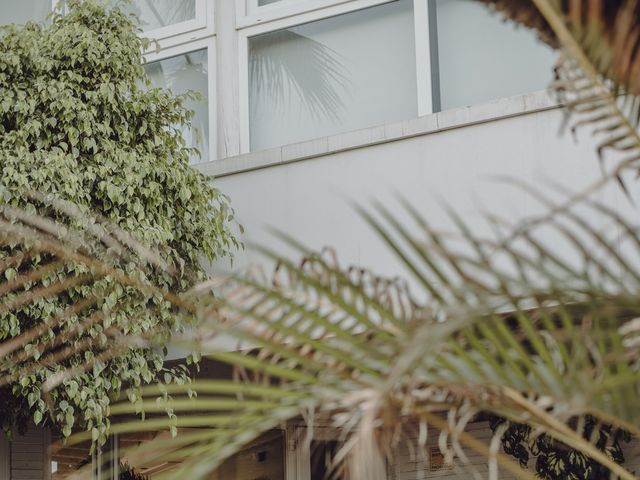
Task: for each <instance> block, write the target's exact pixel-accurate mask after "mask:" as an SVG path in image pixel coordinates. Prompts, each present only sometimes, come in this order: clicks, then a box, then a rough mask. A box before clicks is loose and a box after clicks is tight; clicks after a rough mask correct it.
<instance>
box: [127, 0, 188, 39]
mask: <svg viewBox="0 0 640 480" xmlns="http://www.w3.org/2000/svg"><path fill="white" fill-rule="evenodd" d="M126 8H127V11H129V12H131V13H135V14H136V15H137V16H138V17H139V18H140V23H141V25H142V29H143V30H144V31H145V32H147V31H149V30H155V29H157V28H162V27H166V26H167V25H173V24H175V23H180V22H185V21H187V20H193V19H194V18H196V0H135V1H134V2H133V4H131V5H128V6H127V7H126Z"/></svg>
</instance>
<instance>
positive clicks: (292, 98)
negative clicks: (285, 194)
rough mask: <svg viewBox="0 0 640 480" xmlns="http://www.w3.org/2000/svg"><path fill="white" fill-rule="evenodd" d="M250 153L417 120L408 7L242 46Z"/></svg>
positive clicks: (367, 12)
mask: <svg viewBox="0 0 640 480" xmlns="http://www.w3.org/2000/svg"><path fill="white" fill-rule="evenodd" d="M248 51H249V53H248V55H249V58H248V76H249V130H250V146H251V150H259V149H264V148H269V147H274V146H278V145H284V144H289V143H294V142H299V141H304V140H308V139H311V138H316V137H321V136H325V135H331V134H335V133H339V132H343V131H349V130H356V129H360V128H365V127H370V126H374V125H379V124H384V123H389V122H394V121H399V120H404V119H407V118H412V117H416V116H417V114H418V111H417V80H416V54H415V34H414V17H413V1H412V0H397V1H394V2H390V3H386V4H383V5H379V6H375V7H371V8H367V9H363V10H358V11H355V12H351V13H347V14H344V15H338V16H334V17H330V18H326V19H322V20H318V21H314V22H311V23H306V24H303V25H297V26H293V27H290V28H285V29H281V30H277V31H272V32H268V33H264V34H261V35H256V36H252V37H250V38H249V41H248Z"/></svg>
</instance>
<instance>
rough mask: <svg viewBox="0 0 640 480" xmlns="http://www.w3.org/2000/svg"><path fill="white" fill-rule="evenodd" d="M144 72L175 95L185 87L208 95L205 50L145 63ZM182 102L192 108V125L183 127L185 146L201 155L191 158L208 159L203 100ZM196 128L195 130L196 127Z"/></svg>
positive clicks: (194, 160)
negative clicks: (191, 126)
mask: <svg viewBox="0 0 640 480" xmlns="http://www.w3.org/2000/svg"><path fill="white" fill-rule="evenodd" d="M145 70H146V72H147V75H149V77H150V78H151V82H152V83H153V85H154V86H156V87H162V88H168V89H170V90H171V91H172V92H173V93H175V94H176V95H179V94H181V93H185V92H187V91H189V90H193V91H196V92H200V93H201V94H202V95H204V96H205V98H206V97H207V95H208V87H207V86H208V76H209V68H208V65H207V50H206V49H204V50H198V51H196V52H191V53H187V54H185V55H180V56H177V57H172V58H167V59H166V60H160V61H157V62H153V63H149V64H148V65H146V66H145ZM186 106H187V107H188V108H190V109H191V110H194V111H195V116H194V118H193V120H192V122H193V127H194V128H193V129H191V130H189V129H185V130H184V131H183V133H184V136H185V140H186V142H187V145H188V146H189V147H196V148H198V150H200V153H201V154H202V159H198V158H197V157H196V158H193V159H192V162H193V163H195V162H199V161H203V162H204V161H207V160H209V108H208V102H207V100H203V101H202V102H191V101H189V102H187V103H186ZM196 130H197V131H196Z"/></svg>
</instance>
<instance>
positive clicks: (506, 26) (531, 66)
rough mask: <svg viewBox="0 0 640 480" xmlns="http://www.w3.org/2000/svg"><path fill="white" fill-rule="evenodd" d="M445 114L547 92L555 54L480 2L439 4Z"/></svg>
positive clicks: (441, 0) (449, 0)
mask: <svg viewBox="0 0 640 480" xmlns="http://www.w3.org/2000/svg"><path fill="white" fill-rule="evenodd" d="M437 25H438V57H439V61H440V94H441V106H442V109H443V110H446V109H449V108H455V107H462V106H467V105H473V104H477V103H481V102H484V101H487V100H493V99H496V98H500V97H507V96H510V95H518V94H521V93H529V92H533V91H536V90H541V89H544V88H547V86H548V85H549V84H550V83H551V80H552V79H553V74H552V71H553V70H552V69H553V64H554V61H555V54H554V53H553V50H551V48H549V47H547V46H546V45H544V44H543V43H542V42H540V41H539V40H538V39H537V38H536V35H535V33H534V32H533V31H531V30H527V29H525V28H517V27H516V26H514V25H512V24H511V23H506V22H503V21H502V17H500V16H499V15H497V14H495V13H493V12H491V11H490V10H489V9H487V8H486V7H485V6H483V5H481V4H480V2H476V1H472V0H437Z"/></svg>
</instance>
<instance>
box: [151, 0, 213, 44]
mask: <svg viewBox="0 0 640 480" xmlns="http://www.w3.org/2000/svg"><path fill="white" fill-rule="evenodd" d="M195 2H196V15H195V18H194V19H191V20H185V21H184V22H179V23H174V24H171V25H167V26H165V27H161V28H156V29H154V30H149V31H146V32H141V33H140V36H141V37H143V38H149V39H151V40H154V42H153V45H151V46H150V49H149V51H148V52H145V53H146V54H151V53H152V51H153V50H155V49H156V42H157V45H158V46H159V48H160V49H161V50H164V49H168V48H172V47H176V46H178V45H182V44H184V43H191V42H194V41H197V40H200V39H202V38H206V37H211V36H213V35H215V33H216V32H215V18H214V8H213V2H210V1H207V0H195Z"/></svg>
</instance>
